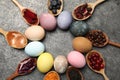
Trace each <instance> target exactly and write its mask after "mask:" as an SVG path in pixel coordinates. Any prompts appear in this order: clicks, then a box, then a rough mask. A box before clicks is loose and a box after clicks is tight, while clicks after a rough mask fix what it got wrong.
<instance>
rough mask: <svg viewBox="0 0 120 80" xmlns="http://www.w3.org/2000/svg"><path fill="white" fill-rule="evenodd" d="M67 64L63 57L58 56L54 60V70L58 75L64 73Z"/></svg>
mask: <svg viewBox="0 0 120 80" xmlns="http://www.w3.org/2000/svg"><path fill="white" fill-rule="evenodd" d="M67 66H68V62H67V59H66V57H65V56H63V55H58V56H57V57H56V58H55V60H54V69H55V70H56V71H57V72H58V73H64V72H65V71H66V69H67Z"/></svg>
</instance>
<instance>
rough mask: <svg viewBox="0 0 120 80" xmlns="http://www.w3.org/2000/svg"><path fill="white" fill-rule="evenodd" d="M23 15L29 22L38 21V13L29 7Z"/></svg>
mask: <svg viewBox="0 0 120 80" xmlns="http://www.w3.org/2000/svg"><path fill="white" fill-rule="evenodd" d="M23 17H24V18H25V20H26V21H27V22H28V23H29V24H33V25H34V24H37V23H38V17H37V14H35V13H34V12H32V11H30V10H29V9H25V10H24V11H23Z"/></svg>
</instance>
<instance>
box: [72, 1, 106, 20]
mask: <svg viewBox="0 0 120 80" xmlns="http://www.w3.org/2000/svg"><path fill="white" fill-rule="evenodd" d="M104 1H105V0H97V1H96V2H94V3H87V5H88V8H91V9H92V10H91V11H90V15H88V16H84V17H83V18H81V19H79V18H77V17H76V15H75V10H76V9H77V8H78V7H80V6H82V5H84V4H80V5H78V6H77V7H75V8H74V10H73V12H72V16H73V18H74V19H76V20H86V19H88V18H89V17H90V16H91V15H92V14H93V12H94V9H95V7H96V6H97V5H98V4H100V3H102V2H104Z"/></svg>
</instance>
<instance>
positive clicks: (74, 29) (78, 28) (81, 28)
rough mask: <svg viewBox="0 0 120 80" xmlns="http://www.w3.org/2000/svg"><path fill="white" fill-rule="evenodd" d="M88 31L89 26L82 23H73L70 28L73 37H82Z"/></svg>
mask: <svg viewBox="0 0 120 80" xmlns="http://www.w3.org/2000/svg"><path fill="white" fill-rule="evenodd" d="M88 31H89V26H88V25H87V23H85V22H84V21H75V22H73V23H72V24H71V26H70V32H71V33H72V35H74V36H84V35H86V34H87V33H88Z"/></svg>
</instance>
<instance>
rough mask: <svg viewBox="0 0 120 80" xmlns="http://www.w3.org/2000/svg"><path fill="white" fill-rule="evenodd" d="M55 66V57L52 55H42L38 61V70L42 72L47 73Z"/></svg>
mask: <svg viewBox="0 0 120 80" xmlns="http://www.w3.org/2000/svg"><path fill="white" fill-rule="evenodd" d="M52 66H53V56H52V55H51V54H50V53H47V52H45V53H42V54H41V55H40V56H39V57H38V60H37V68H38V70H39V71H40V72H42V73H46V72H48V71H49V70H50V69H51V68H52Z"/></svg>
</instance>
